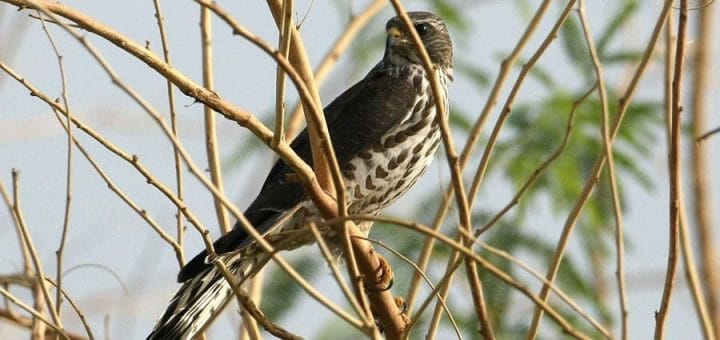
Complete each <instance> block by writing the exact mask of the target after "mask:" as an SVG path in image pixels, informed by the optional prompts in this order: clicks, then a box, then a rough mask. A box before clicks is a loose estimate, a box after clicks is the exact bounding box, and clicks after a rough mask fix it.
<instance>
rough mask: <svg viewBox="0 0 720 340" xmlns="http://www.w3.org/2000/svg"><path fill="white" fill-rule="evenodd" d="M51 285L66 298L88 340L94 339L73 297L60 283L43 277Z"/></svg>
mask: <svg viewBox="0 0 720 340" xmlns="http://www.w3.org/2000/svg"><path fill="white" fill-rule="evenodd" d="M45 279H46V280H47V281H48V282H49V283H50V284H51V285H53V286H55V289H57V290H58V291H59V292H60V294H62V296H63V297H65V299H66V300H67V302H68V303H69V304H70V307H71V308H72V309H73V310H74V311H75V314H76V315H77V316H78V318H79V319H80V323H82V325H83V328H84V329H85V333H86V334H87V336H88V339H89V340H94V339H95V336H94V335H93V332H92V329H91V328H90V324H88V321H87V319H86V318H85V314H84V313H83V312H82V311H81V310H80V307H78V305H77V304H76V303H75V301H73V299H71V298H70V296H68V294H67V292H65V291H64V290H61V289H60V285H59V284H58V283H56V282H53V281H52V280H50V278H45Z"/></svg>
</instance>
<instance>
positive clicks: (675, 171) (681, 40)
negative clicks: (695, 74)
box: [655, 0, 688, 340]
mask: <svg viewBox="0 0 720 340" xmlns="http://www.w3.org/2000/svg"><path fill="white" fill-rule="evenodd" d="M687 14H688V4H687V0H681V1H680V12H679V14H678V15H679V19H678V31H677V32H678V33H677V41H676V47H675V66H674V72H673V81H672V112H668V114H669V115H670V119H668V121H669V122H670V150H669V154H670V155H669V160H668V166H669V169H670V184H669V186H670V205H669V211H670V221H669V236H668V238H669V243H668V257H667V267H666V270H667V271H666V273H665V284H664V287H663V294H662V298H661V301H660V309H659V310H658V311H657V312H656V313H655V340H662V339H664V338H665V320H667V315H668V313H669V311H670V298H671V297H672V292H673V288H674V283H675V276H676V272H677V257H678V254H679V250H680V247H679V246H678V241H679V237H680V236H679V232H680V208H681V202H680V195H679V192H680V186H681V185H682V183H681V165H680V114H681V113H682V110H683V109H682V104H681V100H682V99H681V97H680V94H681V89H682V76H683V67H684V61H685V44H686V43H687V41H686V39H687V38H686V34H687Z"/></svg>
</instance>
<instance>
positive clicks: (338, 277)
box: [308, 222, 365, 317]
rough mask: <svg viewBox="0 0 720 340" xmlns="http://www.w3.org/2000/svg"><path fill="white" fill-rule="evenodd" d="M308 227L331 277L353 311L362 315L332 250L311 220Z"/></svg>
mask: <svg viewBox="0 0 720 340" xmlns="http://www.w3.org/2000/svg"><path fill="white" fill-rule="evenodd" d="M308 228H309V229H310V232H311V233H312V234H313V236H314V237H315V241H316V243H317V245H318V248H320V252H321V253H322V254H323V257H324V258H325V262H326V263H327V265H328V266H329V267H330V271H331V272H332V274H333V277H334V278H335V281H336V282H337V284H338V286H340V290H341V291H342V293H343V295H344V296H345V299H347V300H348V302H350V305H351V306H352V307H353V308H354V309H355V313H357V315H358V316H360V317H363V315H364V314H365V312H364V311H363V309H362V306H361V305H360V303H359V302H358V301H357V298H356V297H355V295H353V293H352V291H351V290H350V287H349V286H348V285H347V283H345V280H344V279H343V277H342V274H340V269H338V264H337V261H335V258H334V256H333V254H332V251H330V247H328V245H327V242H325V239H324V238H323V236H322V234H320V231H319V230H318V228H317V225H316V224H315V223H313V222H311V223H309V224H308Z"/></svg>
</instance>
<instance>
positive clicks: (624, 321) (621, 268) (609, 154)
mask: <svg viewBox="0 0 720 340" xmlns="http://www.w3.org/2000/svg"><path fill="white" fill-rule="evenodd" d="M578 17H579V18H580V26H581V27H582V30H583V35H584V37H585V42H586V43H587V45H588V51H589V53H590V58H591V60H592V63H593V68H594V69H595V77H596V78H597V79H596V81H597V89H598V96H599V97H600V109H601V111H602V140H603V150H604V152H605V158H607V167H608V178H609V180H610V193H611V195H612V205H613V216H614V217H615V252H616V253H617V254H616V255H615V256H616V262H615V263H616V269H615V270H616V271H615V276H616V277H617V286H618V299H619V305H620V306H619V307H620V323H621V331H620V334H621V339H623V340H627V339H629V334H630V330H629V324H628V304H627V289H626V287H625V244H624V238H625V227H624V224H623V216H622V208H621V207H620V194H619V193H618V184H617V175H616V172H615V157H614V156H613V150H612V145H611V144H610V131H608V130H609V129H610V117H609V112H608V111H609V109H608V95H607V89H606V88H605V77H604V75H603V68H602V63H601V62H600V58H599V57H598V55H597V51H596V50H595V42H594V41H593V38H592V32H591V30H590V26H589V25H590V24H589V23H588V20H587V15H586V14H585V1H583V0H580V1H579V2H578Z"/></svg>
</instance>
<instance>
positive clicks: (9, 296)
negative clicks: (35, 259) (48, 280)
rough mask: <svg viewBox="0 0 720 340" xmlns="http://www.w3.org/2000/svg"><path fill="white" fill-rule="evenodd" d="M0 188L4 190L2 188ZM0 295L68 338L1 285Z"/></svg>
mask: <svg viewBox="0 0 720 340" xmlns="http://www.w3.org/2000/svg"><path fill="white" fill-rule="evenodd" d="M0 186H1V187H4V186H3V185H2V183H0ZM2 190H4V188H3V189H2ZM43 281H44V280H43ZM0 295H2V296H4V297H5V298H6V299H8V300H9V301H10V302H12V303H14V304H15V305H16V306H18V307H20V308H22V309H23V310H24V311H26V312H28V313H30V314H31V315H32V316H33V317H34V318H36V319H38V320H40V321H42V322H43V323H44V324H46V325H48V326H50V328H52V329H53V330H54V331H55V332H56V334H58V335H59V336H61V337H63V338H64V339H68V340H70V336H69V335H68V334H67V333H66V332H65V330H64V329H63V328H62V327H61V326H60V325H57V324H56V323H53V322H52V321H50V320H48V319H46V318H45V317H43V316H42V314H41V312H39V311H37V310H35V309H33V308H32V307H30V306H28V305H27V304H25V303H24V302H22V300H20V299H18V298H17V297H15V295H13V294H12V293H10V292H9V291H7V290H6V289H5V288H3V287H1V286H0Z"/></svg>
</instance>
